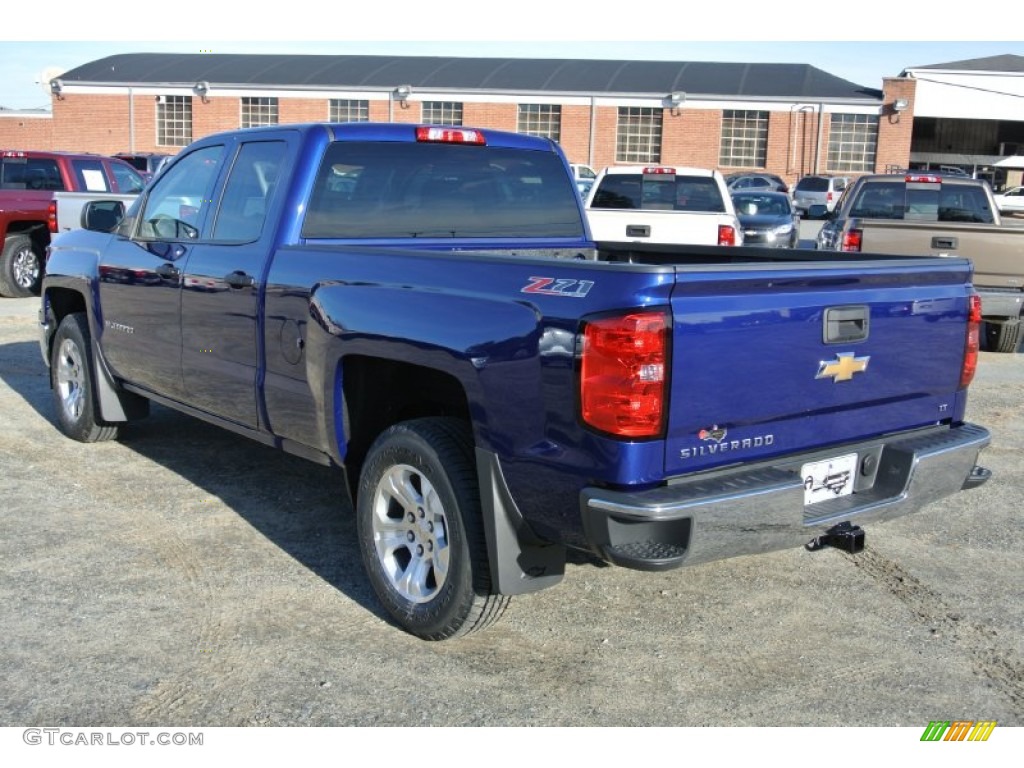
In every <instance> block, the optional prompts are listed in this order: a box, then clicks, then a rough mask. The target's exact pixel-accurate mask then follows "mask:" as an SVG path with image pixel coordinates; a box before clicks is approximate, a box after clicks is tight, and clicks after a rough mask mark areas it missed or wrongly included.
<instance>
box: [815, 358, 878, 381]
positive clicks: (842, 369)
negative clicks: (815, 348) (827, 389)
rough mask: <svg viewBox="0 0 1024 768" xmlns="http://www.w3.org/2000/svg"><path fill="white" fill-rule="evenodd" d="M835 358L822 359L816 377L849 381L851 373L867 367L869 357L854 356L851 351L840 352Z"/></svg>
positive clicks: (862, 370) (864, 369)
mask: <svg viewBox="0 0 1024 768" xmlns="http://www.w3.org/2000/svg"><path fill="white" fill-rule="evenodd" d="M837 358H838V359H836V360H822V361H821V365H820V366H819V367H818V375H817V376H815V377H814V378H816V379H828V378H831V379H832V381H833V382H837V381H849V380H850V379H852V378H853V374H855V373H862V372H864V371H866V370H867V369H868V360H870V359H871V358H870V357H854V356H853V352H840V353H839V354H838V355H837Z"/></svg>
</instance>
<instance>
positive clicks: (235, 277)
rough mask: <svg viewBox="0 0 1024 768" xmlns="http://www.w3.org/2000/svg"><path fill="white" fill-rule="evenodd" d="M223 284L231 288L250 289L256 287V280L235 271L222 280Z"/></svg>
mask: <svg viewBox="0 0 1024 768" xmlns="http://www.w3.org/2000/svg"><path fill="white" fill-rule="evenodd" d="M224 282H225V283H227V284H228V285H229V286H231V287H232V288H252V287H253V286H254V285H256V278H254V277H253V276H252V275H249V274H246V273H245V272H242V271H240V270H235V271H234V272H232V273H231V274H229V275H227V276H226V277H225V278H224Z"/></svg>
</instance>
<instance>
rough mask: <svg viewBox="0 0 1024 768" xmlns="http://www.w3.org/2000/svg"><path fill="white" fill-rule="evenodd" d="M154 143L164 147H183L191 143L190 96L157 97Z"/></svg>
mask: <svg viewBox="0 0 1024 768" xmlns="http://www.w3.org/2000/svg"><path fill="white" fill-rule="evenodd" d="M156 143H157V144H159V145H161V146H165V147H184V146H187V145H189V144H191V143H192V97H191V96H158V97H157V103H156Z"/></svg>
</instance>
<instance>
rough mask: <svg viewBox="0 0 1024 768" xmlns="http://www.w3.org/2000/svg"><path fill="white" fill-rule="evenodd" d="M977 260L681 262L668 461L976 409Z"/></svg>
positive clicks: (830, 437) (851, 435)
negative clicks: (965, 377) (968, 394)
mask: <svg viewBox="0 0 1024 768" xmlns="http://www.w3.org/2000/svg"><path fill="white" fill-rule="evenodd" d="M970 292H971V288H970V264H969V262H967V261H966V260H963V259H942V260H938V259H928V260H896V261H888V262H852V263H843V264H840V263H836V262H830V263H827V264H823V263H821V262H818V263H812V264H809V265H808V267H807V268H806V269H804V268H801V266H799V265H787V266H785V267H779V266H776V265H763V266H758V267H752V268H751V269H750V270H749V271H746V273H745V274H744V275H741V274H739V272H738V270H737V269H736V268H735V267H734V266H733V267H729V268H727V271H716V270H715V269H714V268H708V267H703V268H700V267H693V268H689V267H679V268H678V270H677V280H676V287H675V289H674V291H673V295H672V310H673V350H672V356H673V360H672V368H671V371H672V372H671V385H670V387H671V389H670V392H671V394H670V405H669V409H670V410H669V421H668V430H667V440H666V460H665V465H666V471H667V472H668V473H669V474H673V473H677V472H683V471H687V472H688V471H693V470H700V469H708V468H712V467H718V466H724V465H728V464H732V463H735V462H739V461H757V460H760V459H768V458H770V457H773V456H779V455H786V454H790V453H798V452H805V451H812V450H817V449H822V448H826V447H830V446H839V445H841V444H842V443H845V442H849V441H853V440H859V439H865V438H870V437H875V436H878V435H881V434H886V433H892V432H896V431H899V430H904V429H910V428H915V427H921V426H926V425H934V424H936V423H939V422H941V421H943V420H948V419H950V418H962V415H963V414H962V410H963V407H964V399H963V398H962V397H959V396H958V386H959V374H960V369H961V364H962V360H963V354H964V346H965V328H966V325H965V323H966V315H967V311H968V295H969V293H970Z"/></svg>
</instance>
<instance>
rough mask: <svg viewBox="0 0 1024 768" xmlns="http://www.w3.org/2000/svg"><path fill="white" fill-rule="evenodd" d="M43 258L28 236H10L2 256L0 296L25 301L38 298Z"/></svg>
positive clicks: (5, 243)
mask: <svg viewBox="0 0 1024 768" xmlns="http://www.w3.org/2000/svg"><path fill="white" fill-rule="evenodd" d="M42 282H43V257H42V255H41V254H40V253H39V251H38V249H37V248H36V245H35V243H34V242H33V241H32V238H31V237H29V236H28V235H9V236H8V237H7V239H6V240H4V249H3V253H2V254H0V294H3V295H4V296H9V297H11V298H18V299H23V298H26V297H28V296H38V295H39V288H40V286H41V285H42Z"/></svg>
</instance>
